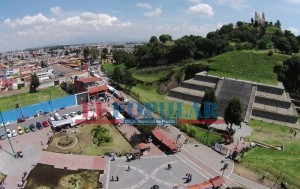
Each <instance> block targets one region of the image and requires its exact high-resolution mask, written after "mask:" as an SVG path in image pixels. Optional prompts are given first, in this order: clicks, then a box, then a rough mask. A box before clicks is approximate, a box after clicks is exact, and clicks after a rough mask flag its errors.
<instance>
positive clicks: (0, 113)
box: [0, 111, 16, 156]
mask: <svg viewBox="0 0 300 189" xmlns="http://www.w3.org/2000/svg"><path fill="white" fill-rule="evenodd" d="M0 115H1V120H2V124H3V127H4V130H5V134H6V136H7V133H6V125H5V123H4V120H3V116H2V112H1V111H0ZM7 139H8V142H9V144H10V147H11V149H12V151H13V154H14V156H15V155H16V152H15V150H14V148H13V146H12V144H11V141H10V138H9V137H8V136H7Z"/></svg>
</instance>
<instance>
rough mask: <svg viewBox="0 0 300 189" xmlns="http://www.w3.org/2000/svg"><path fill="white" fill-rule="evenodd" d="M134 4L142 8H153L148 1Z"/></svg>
mask: <svg viewBox="0 0 300 189" xmlns="http://www.w3.org/2000/svg"><path fill="white" fill-rule="evenodd" d="M136 6H137V7H139V8H144V9H152V8H153V7H152V6H151V5H150V4H148V3H138V4H136Z"/></svg>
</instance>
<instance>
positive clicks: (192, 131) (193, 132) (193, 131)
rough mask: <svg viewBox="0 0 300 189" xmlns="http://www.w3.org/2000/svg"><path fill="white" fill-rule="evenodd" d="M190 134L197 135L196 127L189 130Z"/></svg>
mask: <svg viewBox="0 0 300 189" xmlns="http://www.w3.org/2000/svg"><path fill="white" fill-rule="evenodd" d="M188 135H189V136H191V137H195V136H196V130H195V129H190V130H189V131H188Z"/></svg>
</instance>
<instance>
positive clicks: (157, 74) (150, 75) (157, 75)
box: [132, 69, 171, 82]
mask: <svg viewBox="0 0 300 189" xmlns="http://www.w3.org/2000/svg"><path fill="white" fill-rule="evenodd" d="M170 72H171V69H168V70H157V71H145V72H135V73H133V74H132V75H133V77H134V78H135V79H137V80H140V81H143V82H153V81H158V80H159V79H161V78H162V77H164V76H166V75H168V74H169V73H170Z"/></svg>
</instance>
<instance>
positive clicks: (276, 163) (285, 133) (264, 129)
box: [242, 120, 300, 188]
mask: <svg viewBox="0 0 300 189" xmlns="http://www.w3.org/2000/svg"><path fill="white" fill-rule="evenodd" d="M250 126H251V127H252V128H253V130H254V131H253V132H252V135H251V136H250V137H249V139H250V140H257V141H260V142H264V143H266V144H269V145H284V151H278V150H270V149H266V148H262V147H255V148H254V149H252V150H250V151H249V152H247V153H246V154H245V155H244V157H243V159H242V163H243V164H244V165H246V166H247V167H248V168H250V169H251V170H253V171H254V172H256V173H257V174H259V175H263V174H264V173H265V172H266V171H268V172H269V173H270V176H269V178H270V179H271V180H273V181H275V180H276V178H277V177H278V175H279V174H280V171H282V176H281V179H283V180H284V181H286V182H287V183H288V184H289V187H291V188H293V187H292V186H294V188H300V182H299V180H300V174H299V170H300V164H299V161H300V146H299V143H300V136H299V135H300V130H294V131H296V132H297V133H299V134H298V135H297V136H296V137H294V135H293V133H290V128H289V127H286V126H282V125H276V124H272V123H265V122H263V121H257V120H251V121H250ZM249 165H250V166H249ZM281 179H280V180H281Z"/></svg>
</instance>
